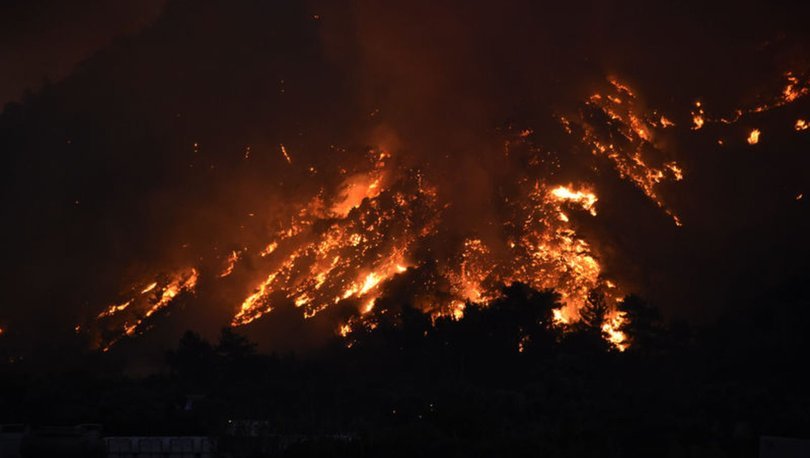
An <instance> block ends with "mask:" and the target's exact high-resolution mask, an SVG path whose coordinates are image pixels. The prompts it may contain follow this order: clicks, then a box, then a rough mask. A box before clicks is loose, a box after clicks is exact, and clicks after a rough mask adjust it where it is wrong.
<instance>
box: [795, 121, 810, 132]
mask: <svg viewBox="0 0 810 458" xmlns="http://www.w3.org/2000/svg"><path fill="white" fill-rule="evenodd" d="M808 127H810V125H809V124H807V121H805V120H804V119H797V120H796V124H794V125H793V128H794V129H796V131H802V130H807V128H808Z"/></svg>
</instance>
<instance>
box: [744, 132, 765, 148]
mask: <svg viewBox="0 0 810 458" xmlns="http://www.w3.org/2000/svg"><path fill="white" fill-rule="evenodd" d="M760 134H761V132H760V131H759V129H754V130H752V131H751V133H749V134H748V138H747V139H746V141H747V142H748V144H749V145H756V144H757V143H759V136H760Z"/></svg>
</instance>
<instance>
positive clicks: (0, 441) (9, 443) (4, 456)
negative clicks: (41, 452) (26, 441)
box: [0, 425, 25, 458]
mask: <svg viewBox="0 0 810 458" xmlns="http://www.w3.org/2000/svg"><path fill="white" fill-rule="evenodd" d="M23 434H25V425H0V458H21V457H22V455H21V454H20V453H21V448H22V438H23Z"/></svg>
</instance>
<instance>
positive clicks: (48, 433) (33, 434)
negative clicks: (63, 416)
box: [20, 424, 104, 458]
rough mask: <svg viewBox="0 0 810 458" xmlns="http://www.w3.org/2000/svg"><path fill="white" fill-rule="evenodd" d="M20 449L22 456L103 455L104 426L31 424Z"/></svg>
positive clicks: (97, 457) (94, 457)
mask: <svg viewBox="0 0 810 458" xmlns="http://www.w3.org/2000/svg"><path fill="white" fill-rule="evenodd" d="M20 450H21V453H20V455H21V456H22V458H52V457H60V458H103V457H104V443H103V442H102V440H101V425H93V424H87V425H77V426H35V427H28V428H26V429H25V432H24V433H23V436H22V443H21V444H20Z"/></svg>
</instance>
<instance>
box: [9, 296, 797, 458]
mask: <svg viewBox="0 0 810 458" xmlns="http://www.w3.org/2000/svg"><path fill="white" fill-rule="evenodd" d="M504 293H505V295H504V297H503V298H502V299H501V300H498V301H496V302H495V303H493V304H492V305H491V306H490V307H488V308H479V307H477V306H475V305H470V306H468V308H467V310H466V313H465V316H464V318H463V319H461V320H459V321H454V320H452V319H438V320H436V321H435V322H434V323H431V320H430V318H429V316H427V315H424V314H422V313H420V312H418V311H416V310H414V309H413V308H411V307H410V306H409V305H408V304H407V303H404V304H403V303H398V301H397V300H396V299H395V298H390V297H389V298H382V299H381V302H382V303H383V304H384V305H385V306H387V308H388V310H389V311H390V313H386V314H383V315H381V316H383V317H385V319H381V320H380V322H379V325H378V327H377V328H376V329H375V330H373V331H370V332H362V331H358V332H355V333H353V334H352V335H351V338H350V339H348V340H344V339H337V338H336V341H335V343H334V345H332V346H330V347H328V348H325V349H323V350H322V351H321V352H319V353H317V354H315V355H310V356H309V357H307V358H303V359H302V358H298V357H296V356H295V355H292V354H288V355H276V354H269V355H268V354H260V353H258V352H257V351H256V350H255V345H254V344H252V343H251V342H250V341H248V340H247V339H246V338H245V337H243V336H241V335H239V334H237V333H236V332H235V331H233V330H231V329H228V328H226V329H223V331H222V334H221V337H220V339H219V341H218V342H216V343H211V342H208V341H206V340H204V339H202V338H201V337H200V336H199V335H197V334H195V333H193V332H188V333H187V334H185V335H184V336H183V338H182V339H181V340H180V342H179V344H178V345H177V347H176V349H174V350H172V351H171V352H169V353H168V354H167V355H166V365H165V368H164V369H163V370H160V371H158V372H157V373H154V374H152V375H149V376H145V377H132V376H127V375H124V369H125V363H124V362H120V361H119V362H117V363H115V362H114V361H115V358H114V355H107V354H98V353H89V354H84V356H83V357H82V361H83V362H82V363H81V364H80V365H79V367H77V368H76V369H75V370H72V371H65V372H59V373H53V372H49V371H44V372H42V371H39V372H36V373H34V372H31V371H29V370H27V369H26V367H27V366H26V364H25V362H17V363H15V364H5V365H4V366H3V367H2V373H0V385H2V386H1V387H0V389H2V393H3V395H2V398H0V417H1V418H0V421H2V422H27V423H31V424H73V423H81V422H96V423H102V424H103V425H104V428H105V434H107V435H189V434H195V435H196V434H204V435H212V436H216V437H219V438H220V444H221V449H222V450H223V451H225V450H228V449H230V450H241V453H242V454H243V455H238V456H432V455H441V456H550V457H553V456H577V457H582V456H600V457H609V456H735V457H738V456H756V450H757V441H758V438H759V436H760V435H766V434H767V435H784V436H799V437H800V436H802V434H806V432H807V431H808V429H810V416H809V415H808V412H810V393H809V392H808V390H807V386H809V385H808V383H809V382H810V380H808V375H807V374H806V371H803V370H802V368H803V366H805V365H806V359H805V357H806V355H807V354H808V352H809V351H810V337H808V334H807V332H806V329H807V328H806V327H807V323H808V322H810V308H809V307H808V305H810V301H809V300H808V299H810V297H808V292H807V289H806V287H804V286H803V285H802V283H801V282H786V283H785V284H784V285H783V286H781V287H779V288H777V289H774V290H773V291H772V292H771V294H770V295H769V297H767V299H766V300H763V299H762V298H752V303H753V304H757V305H756V306H751V307H747V306H741V307H740V308H739V310H738V312H737V314H736V315H735V316H725V317H722V318H721V319H720V320H718V321H717V322H716V323H714V324H713V325H706V326H701V327H689V326H686V325H683V324H681V325H679V324H671V323H665V322H664V321H663V320H662V319H661V317H660V316H659V314H658V312H657V310H656V309H655V308H653V307H652V306H650V305H649V304H646V303H645V302H644V301H643V300H642V299H640V298H638V297H635V296H629V297H627V298H625V299H624V301H623V302H621V305H620V306H621V308H622V310H624V311H625V313H626V314H627V316H628V317H630V318H631V319H630V322H629V324H628V325H627V326H626V329H624V331H625V332H627V333H628V335H629V336H630V337H631V339H632V341H631V346H630V348H629V349H628V350H627V351H625V352H619V351H617V350H616V349H615V348H613V347H611V346H610V345H609V344H607V343H606V342H605V340H604V339H603V338H602V337H603V336H602V335H601V331H600V323H601V321H602V320H603V319H604V316H603V314H604V308H603V307H602V306H601V298H600V297H599V295H598V294H594V295H592V296H591V298H590V300H589V305H588V308H587V310H586V311H585V313H584V316H585V319H584V320H583V321H582V322H581V323H580V324H578V325H575V326H572V327H571V328H570V329H568V330H567V331H566V332H561V330H560V329H559V328H558V327H554V326H552V325H551V323H552V309H553V308H555V307H557V306H558V303H557V300H558V297H557V296H556V295H555V294H554V293H553V292H551V291H541V292H538V291H534V290H531V289H529V288H527V287H525V286H523V285H517V284H516V285H513V286H511V287H508V288H506V289H505V290H504ZM347 343H351V346H350V348H347ZM519 348H522V351H518V350H519ZM113 353H114V352H113ZM71 357H75V355H72V356H71ZM238 425H241V426H238ZM245 425H253V426H251V428H253V430H254V432H253V433H252V434H246V433H244V432H242V433H240V432H239V428H240V427H243V426H244V427H246V426H245ZM257 425H258V430H259V432H256V430H257ZM240 434H242V435H243V436H245V437H240ZM248 436H249V437H248ZM281 444H284V445H281ZM262 449H263V450H265V452H259V451H260V450H262ZM251 453H252V455H251Z"/></svg>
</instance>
